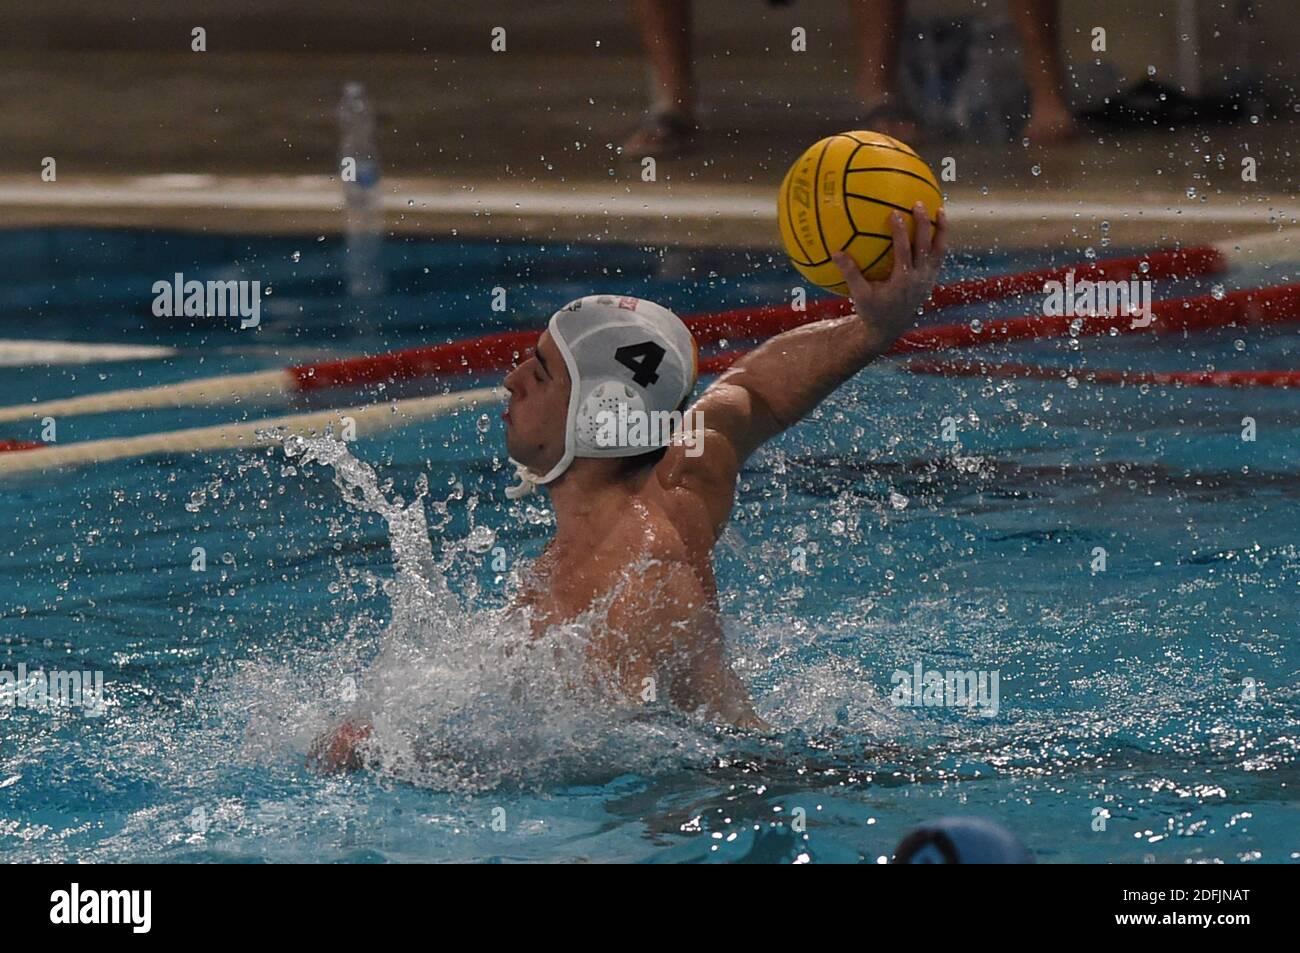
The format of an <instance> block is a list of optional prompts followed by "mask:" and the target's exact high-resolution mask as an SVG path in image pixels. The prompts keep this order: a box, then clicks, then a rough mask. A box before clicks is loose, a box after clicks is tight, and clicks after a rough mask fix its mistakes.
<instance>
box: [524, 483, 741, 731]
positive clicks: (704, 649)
mask: <svg viewBox="0 0 1300 953" xmlns="http://www.w3.org/2000/svg"><path fill="white" fill-rule="evenodd" d="M673 470H674V468H673V461H672V460H671V459H670V458H668V459H665V460H664V461H663V462H662V463H661V464H660V466H659V467H658V468H656V470H655V472H654V474H653V475H651V476H650V477H649V479H647V480H646V481H645V483H644V485H643V486H642V487H641V489H640V490H639V491H638V492H636V493H635V494H634V495H633V496H632V497H631V498H630V500H629V501H628V505H626V506H624V507H621V508H620V509H619V510H618V511H617V513H616V515H615V516H614V517H613V518H612V519H611V520H610V522H608V524H607V525H606V531H605V533H604V535H603V538H600V539H583V540H575V541H571V542H568V543H567V544H566V541H564V540H563V539H561V538H559V537H558V536H557V538H556V539H553V540H552V541H551V542H550V543H549V544H548V545H547V547H546V549H545V551H544V552H543V553H542V555H541V556H539V557H538V558H537V560H536V561H535V562H534V563H533V564H532V566H530V567H529V569H528V570H527V571H526V572H525V573H524V575H523V579H522V584H521V587H520V591H519V593H518V595H517V597H516V601H515V603H514V608H516V609H520V608H523V609H527V610H528V611H529V618H530V622H531V626H532V634H533V636H534V638H540V637H542V636H543V635H544V634H545V633H546V632H547V631H548V630H550V629H551V628H552V627H553V626H556V625H559V624H562V623H565V622H569V621H572V620H574V619H576V618H578V617H580V616H582V615H584V614H585V613H588V612H589V611H591V610H592V609H593V608H595V609H597V610H599V609H600V607H601V606H602V605H604V604H606V603H608V602H609V600H610V598H611V596H613V595H616V594H617V592H618V590H619V588H620V587H621V586H624V585H626V584H627V583H628V580H629V578H630V575H632V574H639V573H643V572H644V570H645V567H647V566H653V565H656V564H658V565H673V566H676V567H678V568H679V569H681V568H684V569H686V570H689V572H690V573H691V574H692V576H693V577H694V580H695V581H697V582H698V584H699V590H698V591H701V592H702V593H703V599H702V600H699V602H700V604H696V602H695V600H692V601H691V603H690V604H689V605H684V604H682V602H681V600H682V599H684V598H686V596H685V594H684V593H682V592H679V591H676V588H677V587H673V586H671V585H665V586H663V587H660V589H659V590H657V591H655V592H653V594H652V601H653V602H654V604H655V608H654V610H652V611H661V610H662V611H666V612H668V613H669V614H671V615H673V616H680V617H683V618H685V620H686V622H685V625H680V626H678V627H677V629H676V631H677V637H676V639H675V640H674V647H673V651H672V652H671V654H670V655H668V656H666V655H665V653H664V652H663V651H661V649H662V646H655V645H651V644H649V643H648V642H647V641H646V639H645V638H644V637H643V632H642V631H641V630H639V629H638V627H637V626H621V627H619V626H613V625H610V624H607V620H605V619H603V618H602V617H601V616H600V613H599V611H598V612H597V613H596V616H595V618H593V620H592V631H591V642H590V647H589V650H588V656H589V660H590V663H591V664H592V665H593V666H599V668H600V669H601V670H602V672H603V673H604V674H606V675H609V676H612V677H613V681H614V684H615V685H617V686H618V687H619V688H620V689H621V690H622V692H623V693H624V694H625V695H627V696H628V697H629V698H635V697H640V696H643V694H644V689H645V686H646V684H647V681H646V680H647V679H650V680H653V682H654V683H656V684H663V685H664V688H665V689H667V690H668V691H670V693H671V696H672V700H673V702H674V703H675V704H677V705H678V706H679V707H681V708H684V709H687V710H694V709H697V708H700V707H702V706H703V707H705V708H710V709H714V710H717V709H730V708H741V707H743V708H745V709H747V708H748V699H747V698H743V697H742V698H730V697H726V696H728V695H731V694H734V693H736V692H737V691H738V690H739V691H740V692H741V694H742V695H743V689H742V688H741V687H740V683H739V681H738V680H736V679H734V677H732V678H727V679H725V680H722V681H725V684H718V681H719V680H718V679H716V678H713V677H712V673H711V672H709V671H707V669H708V666H709V665H710V664H712V663H714V662H716V661H718V660H722V659H723V658H724V657H725V650H724V648H723V635H722V629H721V626H720V625H719V621H718V602H717V582H716V580H715V577H714V572H713V544H714V541H715V540H714V530H713V527H712V525H711V523H710V520H709V519H708V515H707V513H705V511H704V509H703V506H702V504H701V503H700V502H699V500H698V498H697V497H695V496H694V495H693V494H692V493H690V492H688V491H686V490H685V489H683V488H681V487H680V486H677V485H674V483H673ZM701 660H706V661H701ZM728 674H730V673H729V672H728ZM665 683H666V684H665ZM737 720H741V721H744V720H745V719H737Z"/></svg>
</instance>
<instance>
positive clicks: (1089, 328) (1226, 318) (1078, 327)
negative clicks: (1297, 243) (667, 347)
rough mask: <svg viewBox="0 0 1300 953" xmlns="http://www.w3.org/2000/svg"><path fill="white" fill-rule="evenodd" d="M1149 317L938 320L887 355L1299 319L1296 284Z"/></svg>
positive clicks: (1155, 310)
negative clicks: (1143, 322) (1144, 321)
mask: <svg viewBox="0 0 1300 953" xmlns="http://www.w3.org/2000/svg"><path fill="white" fill-rule="evenodd" d="M1151 313H1152V319H1153V320H1152V323H1151V325H1150V326H1149V327H1140V328H1135V327H1133V325H1132V319H1131V318H1130V317H1129V316H1128V315H1120V316H1112V315H1100V314H1099V315H1092V316H1088V317H1074V318H1072V317H1068V316H1061V317H1044V316H1042V315H1026V316H1024V317H1019V318H1002V319H995V320H991V321H986V322H983V324H982V325H981V327H980V329H979V330H978V331H977V330H975V329H974V328H973V327H972V326H971V325H969V324H940V325H936V326H935V327H932V328H916V329H914V330H912V331H908V332H907V333H906V334H904V335H903V336H902V337H901V338H899V339H898V341H897V342H895V344H894V346H893V347H892V348H890V350H889V353H890V354H892V355H899V354H911V353H915V352H917V351H944V350H954V349H957V348H967V347H977V346H979V345H981V344H1001V343H1005V342H1009V341H1032V340H1038V339H1040V338H1052V337H1064V336H1066V335H1068V334H1070V333H1071V327H1072V326H1074V331H1073V333H1075V334H1077V335H1078V336H1079V337H1085V336H1095V335H1099V334H1110V333H1111V332H1112V331H1113V332H1114V333H1115V334H1117V335H1118V334H1141V333H1143V332H1147V333H1151V334H1169V333H1172V332H1177V331H1208V330H1212V329H1214V328H1222V327H1230V326H1234V325H1235V326H1240V327H1248V326H1251V325H1269V324H1283V323H1286V322H1290V321H1300V284H1294V285H1278V286H1276V287H1272V288H1251V289H1247V290H1243V291H1233V292H1229V293H1228V294H1225V295H1224V296H1223V297H1222V298H1216V297H1214V296H1213V295H1197V296H1195V297H1190V298H1171V299H1169V300H1168V301H1156V302H1154V303H1153V304H1152V305H1151ZM747 353H748V351H747V350H737V351H728V352H727V353H725V354H717V355H714V356H713V357H709V358H705V359H703V360H701V361H700V373H701V374H717V373H720V372H721V371H724V370H726V369H727V368H728V367H730V366H731V365H732V364H734V363H735V362H736V361H737V360H739V359H740V358H741V357H743V356H744V355H745V354H747Z"/></svg>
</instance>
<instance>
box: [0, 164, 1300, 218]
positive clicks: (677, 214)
mask: <svg viewBox="0 0 1300 953" xmlns="http://www.w3.org/2000/svg"><path fill="white" fill-rule="evenodd" d="M381 188H382V189H383V191H382V194H381V195H380V204H381V205H382V207H383V208H384V209H385V210H386V211H391V212H403V213H406V214H408V215H411V214H421V215H424V214H427V215H442V214H474V213H476V214H479V215H501V216H518V217H526V216H530V215H532V216H550V217H557V216H564V217H571V216H583V215H586V216H611V215H617V216H622V217H625V218H664V217H668V218H696V219H724V220H732V221H762V222H770V221H775V219H776V202H775V199H774V195H775V191H774V190H772V191H771V192H770V193H769V192H767V191H764V192H763V193H755V194H744V195H713V196H709V195H705V194H702V193H701V194H681V195H674V194H664V192H663V190H658V191H656V192H654V193H653V194H651V192H650V190H648V189H638V190H637V191H633V190H632V189H626V190H624V191H623V192H603V193H602V192H594V191H591V190H575V191H571V192H561V191H557V190H554V189H550V190H546V189H534V190H516V189H502V188H480V187H475V186H465V185H454V186H452V185H449V186H448V188H447V190H446V191H429V190H428V187H427V186H425V185H421V186H420V187H419V188H418V189H415V190H412V191H407V190H406V189H405V188H404V187H403V185H402V183H401V181H400V180H393V181H392V182H389V183H386V184H385V185H384V186H382V187H381ZM1171 199H1172V200H1171V201H1169V202H1151V201H1148V202H1146V203H1145V204H1134V203H1130V202H1125V203H1111V202H1088V201H1077V202H1071V201H1069V200H1068V199H1064V200H1055V201H1049V200H1019V199H997V198H985V199H980V200H978V201H971V200H969V199H963V200H959V201H954V202H951V203H949V205H948V209H949V211H950V212H951V213H952V215H953V216H954V217H955V218H961V219H966V220H971V219H983V220H993V221H1000V222H1031V221H1062V220H1066V221H1068V220H1072V219H1094V218H1095V219H1111V220H1114V221H1119V222H1131V221H1143V222H1220V223H1225V224H1252V223H1253V224H1256V225H1259V226H1261V227H1263V226H1267V225H1271V226H1276V225H1278V224H1290V225H1294V224H1296V223H1297V216H1298V215H1300V208H1297V207H1282V206H1278V205H1273V204H1268V202H1267V200H1260V201H1256V202H1254V203H1253V204H1247V205H1238V206H1228V207H1219V206H1215V205H1208V204H1205V203H1201V202H1197V201H1193V200H1187V201H1185V202H1183V201H1180V200H1179V199H1178V198H1177V197H1171ZM4 206H9V207H23V208H61V207H66V206H75V207H77V208H78V209H79V210H89V209H95V208H100V209H110V208H195V209H205V208H206V209H226V210H231V211H256V210H269V211H275V210H280V211H330V212H341V211H342V207H343V206H342V201H341V195H340V193H339V191H338V186H337V184H335V183H333V182H332V181H330V180H329V179H312V178H301V179H297V180H293V181H292V182H290V183H284V182H268V183H266V184H265V185H264V186H254V185H251V184H248V185H246V184H242V183H241V184H231V185H221V184H220V180H217V179H215V178H214V177H206V176H192V177H191V176H156V177H145V178H143V179H138V180H135V181H133V182H129V183H124V184H121V185H59V184H55V183H48V184H40V185H0V207H4Z"/></svg>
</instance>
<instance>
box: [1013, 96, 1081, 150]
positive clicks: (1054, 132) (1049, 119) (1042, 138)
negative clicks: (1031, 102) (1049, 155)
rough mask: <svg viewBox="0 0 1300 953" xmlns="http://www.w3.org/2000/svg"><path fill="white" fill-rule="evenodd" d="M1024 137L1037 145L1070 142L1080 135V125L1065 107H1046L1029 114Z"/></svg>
mask: <svg viewBox="0 0 1300 953" xmlns="http://www.w3.org/2000/svg"><path fill="white" fill-rule="evenodd" d="M1023 135H1024V137H1025V138H1026V139H1028V140H1029V141H1030V142H1032V143H1034V144H1035V145H1040V146H1050V145H1053V144H1056V143H1061V142H1069V141H1070V140H1071V139H1074V138H1075V137H1076V136H1078V135H1079V124H1078V123H1077V122H1075V119H1074V116H1073V115H1071V114H1070V111H1069V110H1068V109H1066V108H1065V107H1064V106H1045V107H1042V108H1040V109H1035V110H1033V111H1032V112H1030V114H1029V122H1028V123H1026V124H1025V129H1024V133H1023Z"/></svg>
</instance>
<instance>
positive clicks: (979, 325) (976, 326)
mask: <svg viewBox="0 0 1300 953" xmlns="http://www.w3.org/2000/svg"><path fill="white" fill-rule="evenodd" d="M970 329H971V331H972V332H973V333H975V334H979V333H980V332H981V331H983V330H984V322H983V321H981V320H980V319H979V318H976V319H975V320H974V321H972V322H971V323H970Z"/></svg>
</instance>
